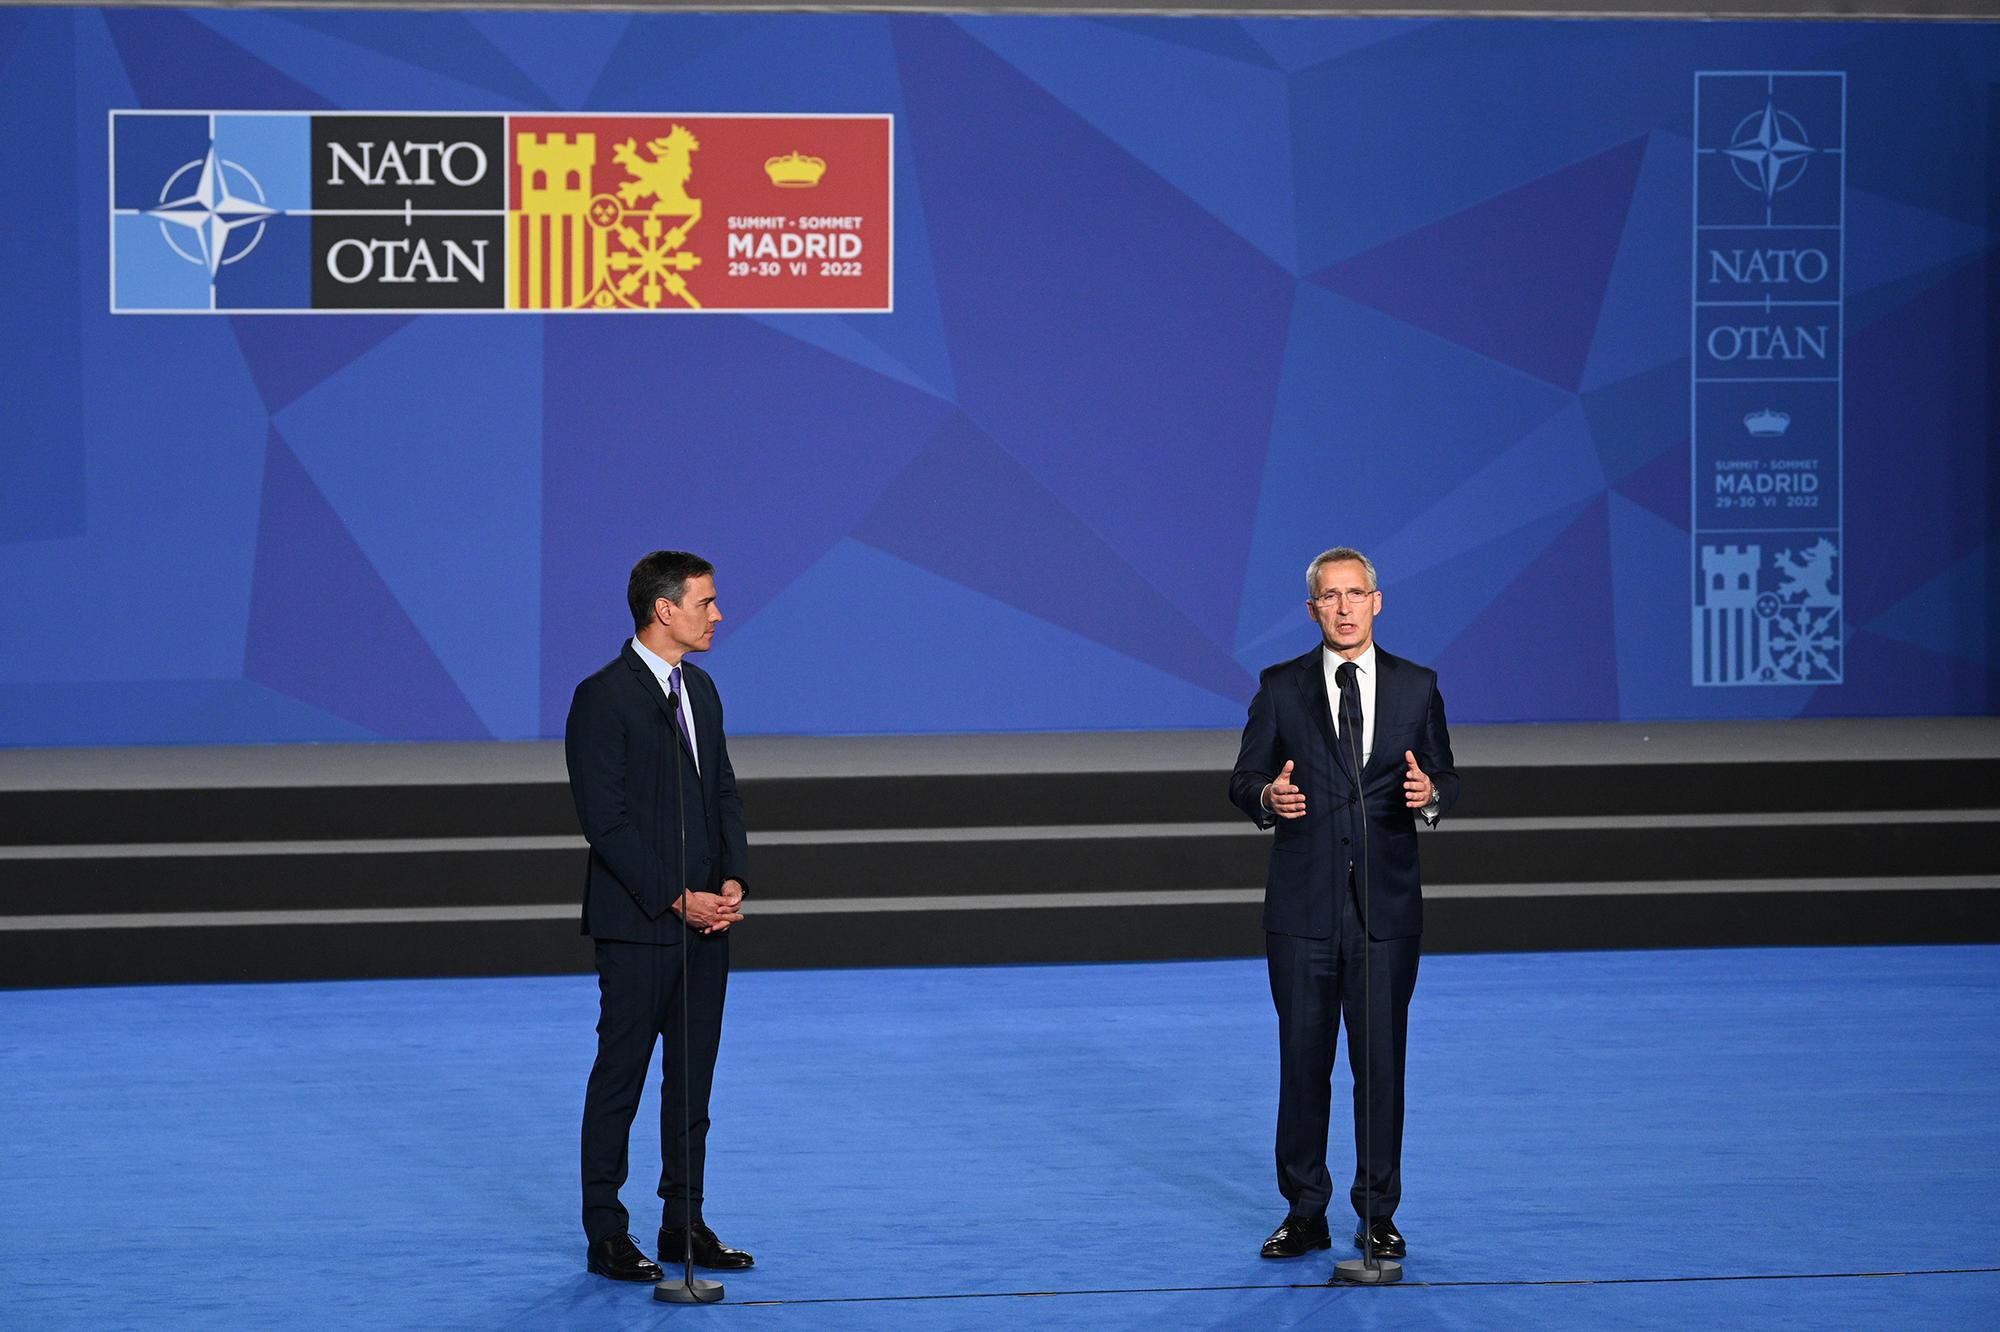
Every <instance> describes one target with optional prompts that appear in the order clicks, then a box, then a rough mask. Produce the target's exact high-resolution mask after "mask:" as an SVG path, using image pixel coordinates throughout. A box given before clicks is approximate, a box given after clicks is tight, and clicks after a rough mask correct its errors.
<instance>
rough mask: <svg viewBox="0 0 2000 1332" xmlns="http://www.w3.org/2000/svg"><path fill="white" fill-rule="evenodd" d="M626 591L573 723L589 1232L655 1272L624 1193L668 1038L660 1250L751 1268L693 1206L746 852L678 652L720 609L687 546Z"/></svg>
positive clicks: (739, 806) (704, 636)
mask: <svg viewBox="0 0 2000 1332" xmlns="http://www.w3.org/2000/svg"><path fill="white" fill-rule="evenodd" d="M625 598H626V601H627V603H628V604H629V605H630V606H631V610H632V620H633V624H634V626H635V629H634V633H633V636H632V638H631V639H630V640H628V641H627V642H626V644H625V647H624V649H623V650H622V651H621V652H620V653H619V654H618V656H617V658H616V659H615V660H613V661H612V662H610V663H609V664H608V665H606V666H604V667H603V668H602V669H600V670H598V671H597V672H596V673H595V674H593V675H591V676H590V677H589V678H587V679H586V680H584V681H583V683H582V684H579V685H578V686H577V687H576V697H575V699H574V700H573V701H572V702H571V703H570V709H569V727H568V731H567V734H566V737H565V752H566V753H567V756H568V759H569V786H570V794H571V796H573V797H574V798H575V800H576V815H577V819H578V821H579V822H580V823H582V825H583V835H584V837H585V839H586V840H588V841H589V843H590V870H589V874H588V877H587V878H586V880H585V886H584V898H583V932H584V933H585V934H588V935H590V936H591V937H592V938H593V939H594V940H595V941H596V959H597V992H598V1018H597V1061H596V1063H594V1064H593V1065H592V1066H591V1069H590V1083H589V1085H588V1086H587V1088H586V1089H585V1091H584V1097H583V1230H584V1234H585V1235H586V1236H588V1237H589V1240H590V1249H589V1257H588V1264H589V1267H590V1270H591V1271H593V1272H596V1273H598V1274H599V1275H601V1276H607V1277H610V1278H612V1279H613V1280H617V1281H658V1280H659V1279H660V1268H659V1267H658V1266H656V1265H655V1264H654V1263H653V1262H652V1261H651V1260H649V1259H648V1258H647V1257H646V1255H645V1254H644V1253H643V1252H641V1251H640V1249H639V1246H638V1243H637V1242H636V1241H635V1240H634V1239H633V1238H632V1236H631V1235H629V1234H627V1233H626V1230H627V1227H628V1225H629V1224H630V1220H631V1218H630V1217H629V1216H628V1215H627V1213H626V1211H625V1207H624V1205H623V1204H622V1203H620V1202H619V1200H618V1190H619V1188H620V1187H621V1186H623V1184H624V1183H625V1174H626V1151H627V1145H628V1142H629V1138H630V1134H631V1129H632V1116H633V1114H634V1113H635V1112H636V1111H637V1110H638V1108H639V1093H640V1089H641V1087H642V1085H643V1084H644V1082H645V1078H646V1066H647V1064H648V1063H649V1062H651V1060H652V1057H653V1043H654V1041H655V1039H656V1038H658V1037H662V1036H664V1037H665V1038H666V1042H667V1047H666V1054H665V1056H664V1057H663V1058H662V1059H661V1061H660V1062H661V1068H662V1076H661V1079H660V1157H661V1163H660V1164H661V1170H660V1197H661V1199H662V1200H663V1201H664V1203H665V1207H664V1209H663V1212H662V1215H661V1224H660V1237H659V1238H660V1248H659V1253H660V1261H661V1262H662V1263H675V1264H677V1263H680V1262H681V1261H682V1260H683V1259H682V1255H683V1253H684V1252H685V1249H684V1245H685V1244H686V1243H687V1241H688V1234H687V1232H688V1230H689V1228H692V1230H693V1250H694V1260H695V1261H696V1262H697V1263H699V1264H701V1265H702V1266H703V1267H711V1268H739V1267H748V1266H750V1264H751V1257H750V1255H749V1254H747V1253H744V1252H743V1251H741V1250H740V1249H732V1248H729V1247H728V1246H727V1245H724V1244H723V1243H722V1242H721V1241H719V1240H718V1239H716V1237H715V1232H713V1231H712V1230H710V1229H709V1228H708V1226H707V1225H706V1224H704V1223H703V1221H702V1217H701V1201H702V1167H703V1163H704V1159H705V1156H706V1150H707V1142H708V1097H709V1088H710V1086H711V1084H712V1082H713V1080H714V1074H715V1053H716V1048H717V1046H718V1045H719V1044H720V1043H721V1039H722V1000H723V994H724V992H725V990H726V989H727V987H728V984H729V927H730V926H732V925H734V924H736V923H737V922H738V921H740V920H742V919H743V911H742V906H743V886H744V882H745V880H746V878H747V877H748V873H749V870H748V863H749V848H748V841H747V839H746V838H745V836H744V832H743V802H742V800H741V799H740V798H739V797H738V795H737V792H736V774H735V773H734V772H733V771H732V770H731V769H730V766H729V746H728V743H727V742H726V741H725V740H724V738H723V733H722V697H721V695H719V694H718V693H716V690H715V682H714V681H713V680H711V679H709V677H708V673H707V672H706V671H703V670H702V669H701V668H700V667H698V666H696V665H694V664H693V663H692V662H689V661H686V660H685V658H686V657H687V655H688V654H689V653H693V652H706V651H708V649H709V648H710V647H711V646H712V645H713V643H714V640H715V626H716V625H717V624H719V623H721V621H722V612H721V611H719V610H717V609H716V605H715V567H714V566H713V565H711V564H709V562H708V561H706V560H704V559H702V558H701V557H700V556H697V555H690V554H687V553H686V552H685V551H674V550H659V551H654V552H653V553H652V554H650V555H648V556H646V557H645V558H644V559H642V560H640V561H639V562H638V564H636V565H634V566H633V569H632V577H631V580H630V582H629V583H628V584H627V586H626V591H625ZM676 797H678V799H679V805H680V808H679V811H678V815H677V813H676V810H675V807H674V806H675V800H676ZM682 967H686V968H687V990H688V1001H687V1013H686V1015H685V1019H686V1027H685V1030H686V1031H687V1035H688V1040H687V1062H688V1066H689V1068H688V1078H687V1083H686V1085H685V1087H684V1086H683V1085H682V1078H681V1050H680V1048H679V1047H680V1043H681V1032H682V1030H683V1026H682V1020H683V1015H682V1012H681V968H682ZM683 1097H685V1104H686V1106H687V1113H686V1116H685V1117H683V1114H682V1105H683V1103H684V1102H683ZM684 1163H686V1164H685V1165H684Z"/></svg>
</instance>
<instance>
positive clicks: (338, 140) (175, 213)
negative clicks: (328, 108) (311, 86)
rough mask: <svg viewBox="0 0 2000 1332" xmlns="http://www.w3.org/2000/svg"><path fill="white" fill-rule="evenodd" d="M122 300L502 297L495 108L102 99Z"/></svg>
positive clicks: (467, 303)
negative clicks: (204, 105)
mask: <svg viewBox="0 0 2000 1332" xmlns="http://www.w3.org/2000/svg"><path fill="white" fill-rule="evenodd" d="M111 180H112V198H111V308H112V309H113V310H114V311H117V312H120V313H167V312H216V313H234V314H251V313H277V312H290V311H299V310H377V311H382V310H403V311H418V310H439V309H452V310H477V309H499V308H502V307H503V306H504V304H505V293H506V267H507V256H506V227H507V209H506V203H507V201H506V158H505V132H504V118H503V117H500V116H451V115H389V116H377V115H327V114H305V113H298V112H218V113H214V114H208V113H201V112H178V111H177V112H143V111H114V112H112V113H111Z"/></svg>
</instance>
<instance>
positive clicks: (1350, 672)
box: [1333, 661, 1364, 781]
mask: <svg viewBox="0 0 2000 1332" xmlns="http://www.w3.org/2000/svg"><path fill="white" fill-rule="evenodd" d="M1359 675H1360V671H1359V670H1357V669H1356V667H1355V665H1354V663H1353V662H1351V661H1343V662H1341V663H1340V667H1339V669H1337V670H1336V671H1334V673H1333V678H1334V679H1335V680H1337V681H1338V682H1339V683H1340V756H1341V758H1342V760H1344V761H1345V762H1346V763H1347V764H1348V766H1350V767H1352V768H1353V769H1354V776H1355V779H1356V780H1357V781H1358V780H1359V779H1360V777H1361V762H1362V759H1363V757H1364V756H1363V754H1362V752H1361V686H1360V685H1358V684H1356V683H1355V681H1356V678H1357V677H1358V676H1359Z"/></svg>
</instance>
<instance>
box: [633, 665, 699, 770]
mask: <svg viewBox="0 0 2000 1332" xmlns="http://www.w3.org/2000/svg"><path fill="white" fill-rule="evenodd" d="M632 650H633V651H634V652H636V653H638V654H639V660H640V661H643V662H645V663H646V666H647V668H648V669H650V670H651V671H652V672H653V675H654V676H655V678H657V679H658V680H659V682H660V692H661V693H663V694H665V695H666V696H667V697H668V698H672V697H673V696H674V684H673V679H672V671H673V669H674V664H673V663H672V662H670V661H668V660H667V659H666V658H665V657H662V656H660V655H659V654H658V653H657V652H654V651H653V650H652V649H651V648H649V647H647V646H646V645H645V644H644V643H641V642H640V641H639V640H638V639H636V638H635V639H633V640H632ZM681 721H682V722H684V723H686V725H687V733H688V741H689V747H690V748H691V749H692V750H694V751H695V753H694V770H695V772H696V773H697V774H699V773H700V772H701V753H700V749H701V747H700V746H699V745H696V744H694V737H695V734H696V732H695V729H694V704H693V703H692V702H691V701H690V700H689V699H688V690H687V672H686V671H682V672H681Z"/></svg>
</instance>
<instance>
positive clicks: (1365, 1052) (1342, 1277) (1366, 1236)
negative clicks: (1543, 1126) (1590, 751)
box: [1327, 684, 1403, 1286]
mask: <svg viewBox="0 0 2000 1332" xmlns="http://www.w3.org/2000/svg"><path fill="white" fill-rule="evenodd" d="M1354 702H1355V711H1356V713H1357V714H1358V713H1359V712H1360V704H1361V691H1360V687H1359V685H1358V684H1357V685H1356V687H1355V696H1354ZM1356 720H1357V721H1358V720H1360V718H1359V717H1358V716H1357V717H1356ZM1348 729H1350V730H1352V731H1353V732H1354V734H1353V735H1352V736H1350V737H1349V740H1350V742H1351V743H1352V745H1353V746H1354V803H1355V805H1356V806H1357V808H1356V810H1355V820H1354V821H1355V822H1356V823H1357V824H1359V825H1360V833H1361V880H1360V884H1359V887H1360V889H1361V892H1360V899H1361V900H1360V907H1361V911H1360V917H1361V1160H1362V1167H1361V1168H1362V1171H1363V1172H1364V1173H1366V1174H1368V1175H1369V1182H1370V1183H1371V1184H1372V1183H1373V1182H1374V1177H1373V1170H1374V1166H1375V938H1374V935H1373V934H1372V933H1371V930H1372V927H1373V925H1372V921H1371V919H1370V918H1371V917H1372V916H1373V915H1374V902H1373V901H1372V900H1371V898H1370V895H1369V891H1368V890H1369V886H1370V885H1369V882H1368V877H1369V876H1368V793H1367V792H1366V791H1365V790H1363V789H1362V785H1361V727H1360V726H1354V727H1350V728H1348ZM1347 1039H1348V1041H1349V1043H1350V1045H1351V1044H1352V1042H1353V1040H1354V1034H1353V1033H1352V1032H1351V1031H1350V1032H1349V1033H1348V1037H1347ZM1374 1226H1375V1218H1374V1217H1372V1216H1364V1217H1362V1218H1361V1257H1359V1258H1349V1259H1346V1260H1344V1261H1342V1262H1338V1263H1335V1264H1334V1265H1333V1275H1332V1277H1330V1278H1328V1280H1327V1284H1328V1285H1329V1286H1331V1285H1333V1284H1335V1283H1337V1282H1349V1283H1352V1284H1356V1285H1366V1286H1386V1285H1389V1284H1391V1283H1393V1282H1397V1281H1401V1280H1402V1279H1403V1265H1402V1264H1401V1263H1398V1262H1392V1261H1390V1260H1388V1259H1385V1258H1382V1257H1380V1256H1379V1255H1377V1254H1376V1252H1375V1234H1374Z"/></svg>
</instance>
